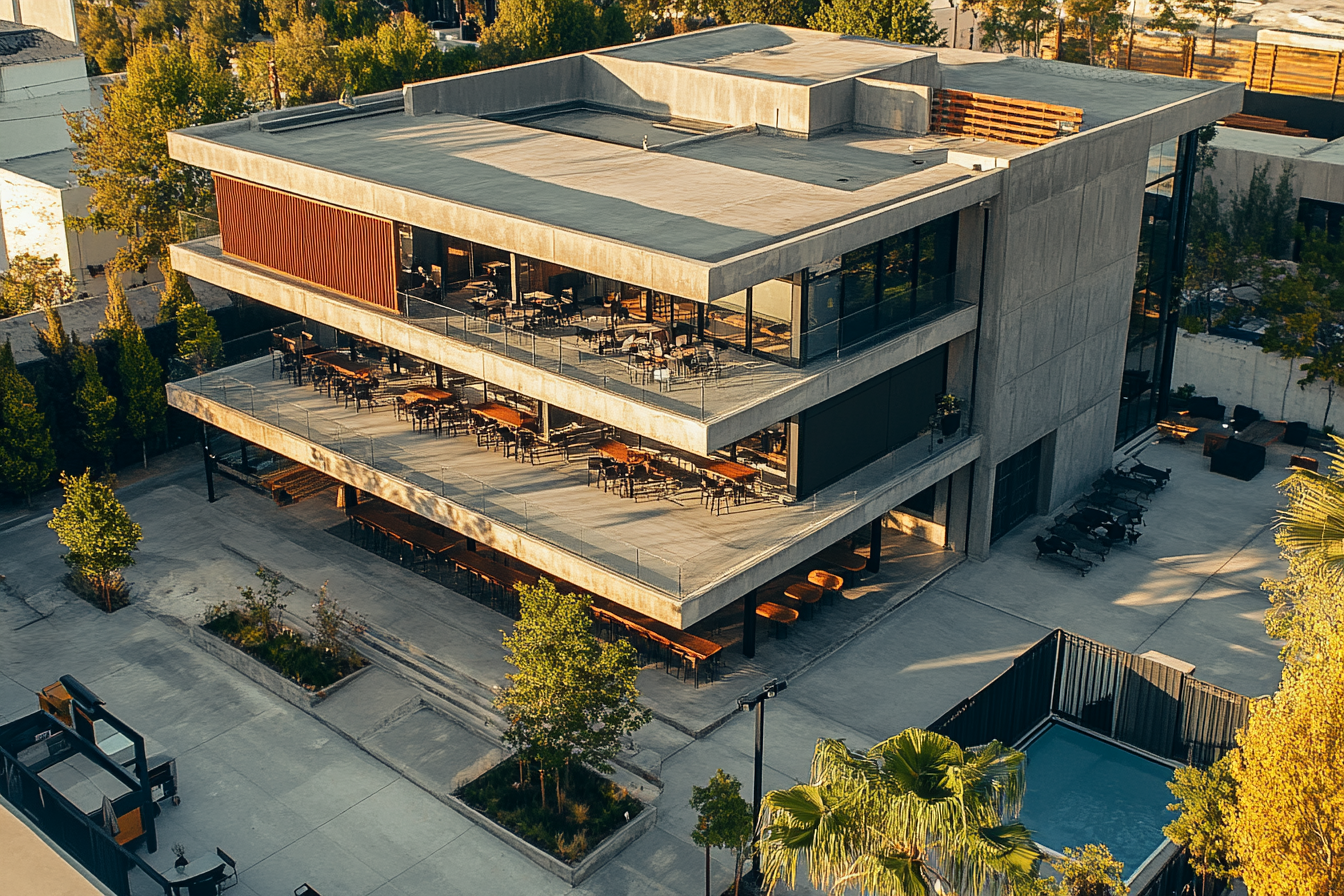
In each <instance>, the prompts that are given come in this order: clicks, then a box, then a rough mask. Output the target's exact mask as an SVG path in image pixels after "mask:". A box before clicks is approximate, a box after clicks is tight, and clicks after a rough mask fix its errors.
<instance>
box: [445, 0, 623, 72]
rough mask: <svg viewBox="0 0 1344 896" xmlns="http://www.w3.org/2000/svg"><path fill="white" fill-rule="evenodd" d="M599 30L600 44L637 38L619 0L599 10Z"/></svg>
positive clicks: (612, 43)
mask: <svg viewBox="0 0 1344 896" xmlns="http://www.w3.org/2000/svg"><path fill="white" fill-rule="evenodd" d="M597 32H598V37H599V44H600V46H604V47H612V46H616V45H618V44H628V43H630V42H632V41H633V40H634V39H635V32H634V31H632V30H631V28H630V18H629V16H627V15H626V14H625V6H624V5H623V4H621V3H620V2H619V0H612V2H610V3H608V4H607V5H606V6H604V7H602V8H601V10H600V11H599V12H598V14H597ZM452 74H457V73H456V72H453V73H452Z"/></svg>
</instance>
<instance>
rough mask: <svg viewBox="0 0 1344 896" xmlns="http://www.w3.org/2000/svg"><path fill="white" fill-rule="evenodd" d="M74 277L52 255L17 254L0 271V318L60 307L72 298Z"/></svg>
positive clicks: (74, 286)
mask: <svg viewBox="0 0 1344 896" xmlns="http://www.w3.org/2000/svg"><path fill="white" fill-rule="evenodd" d="M77 288H78V287H77V286H76V285H75V278H73V277H71V276H70V275H69V274H67V273H66V272H65V271H64V269H62V268H61V265H60V262H59V261H58V260H57V258H56V256H55V255H46V256H38V255H33V254H32V253H30V252H21V253H19V254H18V255H15V256H14V257H13V258H11V259H10V261H9V268H8V269H7V270H5V271H3V272H0V318H4V317H13V316H14V315H16V314H26V313H27V312H29V311H32V310H33V309H34V308H41V307H43V306H45V305H61V304H64V303H66V302H69V301H70V300H71V299H73V298H74V297H75V290H76V289H77Z"/></svg>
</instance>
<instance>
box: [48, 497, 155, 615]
mask: <svg viewBox="0 0 1344 896" xmlns="http://www.w3.org/2000/svg"><path fill="white" fill-rule="evenodd" d="M61 485H62V486H63V487H64V488H65V501H64V503H62V504H61V506H60V507H57V508H56V509H55V510H54V511H53V512H52V517H51V520H50V521H49V522H48V523H47V527H48V528H50V529H55V530H56V537H57V538H59V539H60V541H61V544H63V545H65V547H66V548H67V549H68V550H69V553H68V554H66V555H65V556H64V557H62V558H61V559H63V560H64V561H65V563H66V565H67V566H69V567H70V568H71V569H74V570H75V571H76V572H77V573H78V574H79V575H80V576H82V577H83V578H84V579H85V580H86V581H87V582H89V584H91V585H92V586H93V587H94V588H95V590H96V591H97V592H98V595H99V596H100V597H102V598H103V599H104V600H106V601H107V611H108V612H109V613H110V612H112V598H113V597H114V595H115V594H116V592H118V591H120V590H121V585H122V577H121V571H122V570H123V569H126V568H127V567H129V566H132V565H134V563H135V557H134V554H133V552H134V551H138V550H140V540H141V539H142V538H143V537H144V535H143V534H142V533H141V531H140V526H139V525H137V524H136V523H135V522H134V521H133V520H132V519H131V515H130V514H129V513H127V512H126V508H125V507H123V506H122V504H121V502H120V501H118V500H117V496H116V495H115V494H114V493H113V491H112V486H111V485H109V484H107V483H106V482H100V481H98V480H97V479H94V478H93V477H92V476H91V475H90V474H89V473H88V471H85V472H84V473H82V474H80V475H78V476H67V475H65V474H62V475H61Z"/></svg>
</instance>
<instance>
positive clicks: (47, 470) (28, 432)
mask: <svg viewBox="0 0 1344 896" xmlns="http://www.w3.org/2000/svg"><path fill="white" fill-rule="evenodd" d="M55 471H56V452H55V451H53V450H52V447H51V431H50V430H49V429H48V428H47V418H46V417H44V416H43V415H42V412H41V411H39V410H38V409H37V392H36V390H34V389H33V384H32V383H30V382H28V380H27V379H26V378H25V377H24V375H23V374H21V373H19V368H18V366H17V365H16V364H15V363H14V350H13V348H12V347H11V346H10V344H9V340H8V339H6V340H5V344H4V345H3V346H0V488H4V489H6V490H7V491H12V492H14V493H16V494H22V495H23V496H24V498H25V500H28V501H29V502H30V503H31V499H32V493H33V492H34V491H35V490H36V489H39V488H41V487H42V486H44V485H46V484H47V482H49V481H50V480H51V474H52V473H54V472H55Z"/></svg>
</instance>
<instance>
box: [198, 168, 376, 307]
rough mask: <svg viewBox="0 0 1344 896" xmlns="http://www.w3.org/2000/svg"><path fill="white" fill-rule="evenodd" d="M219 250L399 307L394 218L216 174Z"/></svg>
mask: <svg viewBox="0 0 1344 896" xmlns="http://www.w3.org/2000/svg"><path fill="white" fill-rule="evenodd" d="M215 200H216V203H217V204H218V206H219V232H220V238H221V240H222V241H223V247H224V251H225V252H226V253H227V254H229V255H234V256H237V257H238V258H243V259H246V260H247V261H253V262H256V263H257V264H260V265H264V266H266V267H268V268H271V269H273V270H276V271H280V272H282V273H285V274H292V275H293V276H295V277H299V278H301V279H303V280H307V281H309V282H310V283H317V284H319V285H321V286H327V287H330V288H331V289H334V290H336V291H338V292H343V293H345V294H346V295H348V296H353V297H355V298H357V299H363V300H364V301H366V302H371V303H373V304H374V305H380V306H382V307H383V308H390V309H392V310H394V311H395V310H396V308H397V281H396V277H397V244H396V234H395V231H394V229H393V226H392V222H391V221H388V220H385V219H383V218H374V217H371V216H369V215H362V214H359V213H358V212H352V211H348V210H346V209H342V208H336V207H335V206H331V205H326V204H324V203H321V202H314V201H313V200H311V199H304V198H302V197H299V196H294V195H292V194H290V193H282V192H280V191H278V190H271V189H268V188H266V187H261V186H257V185H256V184H252V183H248V182H247V181H242V180H236V179H234V178H232V177H225V176H223V175H220V174H216V175H215Z"/></svg>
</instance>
